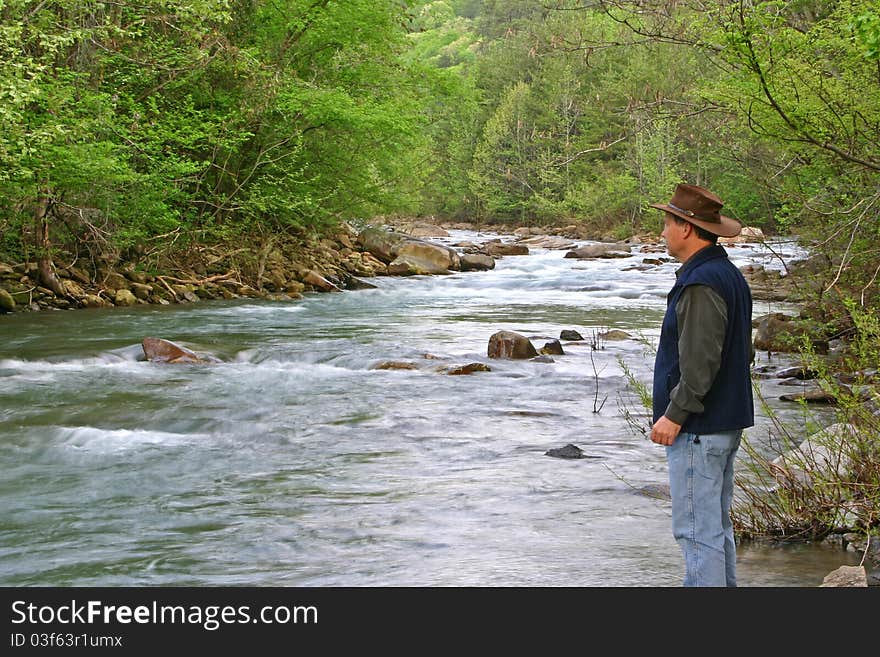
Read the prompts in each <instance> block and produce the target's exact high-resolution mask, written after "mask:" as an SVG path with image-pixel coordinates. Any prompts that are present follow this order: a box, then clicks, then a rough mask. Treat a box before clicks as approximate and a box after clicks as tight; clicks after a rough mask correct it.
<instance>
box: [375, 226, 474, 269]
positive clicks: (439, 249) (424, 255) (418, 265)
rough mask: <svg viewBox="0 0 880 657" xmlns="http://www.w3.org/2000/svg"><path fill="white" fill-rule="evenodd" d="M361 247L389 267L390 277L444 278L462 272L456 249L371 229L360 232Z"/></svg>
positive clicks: (400, 234)
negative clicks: (445, 275) (455, 272)
mask: <svg viewBox="0 0 880 657" xmlns="http://www.w3.org/2000/svg"><path fill="white" fill-rule="evenodd" d="M358 243H359V244H360V245H361V247H362V248H363V249H364V250H365V251H367V252H368V253H370V254H371V255H372V256H373V257H375V258H377V259H378V260H380V261H381V262H383V263H385V264H387V265H389V267H388V272H387V273H389V274H415V273H426V274H443V273H448V272H449V271H450V270H453V271H458V270H460V269H461V259H460V257H459V255H458V252H457V251H456V250H455V249H453V248H451V247H448V246H445V245H443V244H437V243H434V242H429V241H427V240H422V239H418V238H415V237H412V236H410V235H407V234H405V233H399V232H395V231H388V230H383V229H381V228H375V227H369V228H365V229H364V230H363V231H361V232H360V234H359V235H358Z"/></svg>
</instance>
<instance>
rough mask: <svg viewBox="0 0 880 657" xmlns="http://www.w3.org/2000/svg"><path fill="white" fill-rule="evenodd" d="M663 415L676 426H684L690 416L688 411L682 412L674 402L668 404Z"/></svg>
mask: <svg viewBox="0 0 880 657" xmlns="http://www.w3.org/2000/svg"><path fill="white" fill-rule="evenodd" d="M663 415H665V416H666V417H668V418H669V419H670V420H672V421H673V422H675V423H676V424H684V423H685V421H686V420H687V419H688V418H689V417H690V415H691V414H690V413H689V412H688V411H686V410H684V409H683V408H682V407H681V406H679V405H678V404H676V403H675V402H674V401H671V402H669V406H667V407H666V412H665V413H663Z"/></svg>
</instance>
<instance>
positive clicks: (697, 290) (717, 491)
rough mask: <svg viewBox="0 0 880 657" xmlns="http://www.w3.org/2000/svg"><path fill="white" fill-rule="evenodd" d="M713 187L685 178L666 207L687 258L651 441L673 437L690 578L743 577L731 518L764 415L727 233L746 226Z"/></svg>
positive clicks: (657, 369) (660, 354) (679, 526)
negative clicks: (736, 468)
mask: <svg viewBox="0 0 880 657" xmlns="http://www.w3.org/2000/svg"><path fill="white" fill-rule="evenodd" d="M722 206H723V203H722V202H721V199H720V198H718V197H717V196H716V195H715V194H713V193H712V192H710V191H709V190H708V189H705V188H703V187H699V186H697V185H687V184H680V185H678V186H677V187H676V188H675V192H674V194H673V196H672V199H671V200H670V201H669V203H667V204H654V203H652V204H651V207H653V208H658V209H659V210H663V212H664V216H663V232H662V233H661V236H662V237H663V238H664V239H665V240H666V248H667V250H668V252H669V254H670V255H671V256H673V257H674V258H675V259H676V260H678V261H679V262H681V263H683V264H682V266H681V267H680V268H679V269H678V271H676V273H675V276H676V282H675V285H673V287H672V290H671V291H670V292H669V295H668V296H667V301H666V303H667V306H666V315H665V317H664V319H663V325H662V327H661V330H660V342H659V345H658V348H657V358H656V360H655V363H654V390H653V405H654V424H653V426H652V428H651V440H652V441H654V442H655V443H658V444H660V445H665V446H666V456H667V461H668V464H669V488H670V493H671V495H672V533H673V535H674V536H675V539H676V541H677V542H678V544H679V545H680V546H681V549H682V553H683V555H684V560H685V577H684V585H685V586H736V544H735V543H734V536H733V525H732V523H731V520H730V506H731V502H732V500H733V463H734V458H735V457H736V452H737V450H738V449H739V444H740V438H741V437H742V430H743V429H744V428H745V427H750V426H752V425H753V424H754V405H753V399H752V384H751V376H750V364H751V361H752V358H753V354H754V352H753V349H752V295H751V291H750V290H749V286H748V284H747V283H746V281H745V278H743V275H742V273H741V272H740V271H739V269H737V268H736V266H735V265H734V264H733V263H731V262H730V260H729V259H728V257H727V252H726V251H725V250H724V248H722V247H721V246H718V244H717V239H718V237H719V236H721V237H734V236H736V235H738V234H739V233H740V231H741V230H742V225H741V224H740V223H739V222H738V221H736V220H734V219H731V218H730V217H725V216H723V215H722V214H721V212H720V211H721V208H722Z"/></svg>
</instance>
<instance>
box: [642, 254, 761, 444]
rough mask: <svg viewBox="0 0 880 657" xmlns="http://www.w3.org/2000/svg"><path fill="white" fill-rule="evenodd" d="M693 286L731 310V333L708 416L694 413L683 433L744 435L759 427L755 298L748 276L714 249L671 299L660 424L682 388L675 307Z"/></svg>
mask: <svg viewBox="0 0 880 657" xmlns="http://www.w3.org/2000/svg"><path fill="white" fill-rule="evenodd" d="M688 285H708V286H709V287H711V288H712V289H713V290H715V292H717V293H718V294H719V295H720V296H721V298H722V299H724V302H725V303H726V304H727V332H726V333H725V335H724V347H723V349H722V352H721V367H720V368H719V370H718V374H717V375H716V377H715V381H714V382H713V383H712V386H711V387H710V388H709V392H707V393H706V396H705V397H704V398H703V407H704V408H703V412H702V413H691V414H690V416H689V417H688V419H687V420H686V421H685V423H684V425H682V427H681V430H682V432H688V433H697V434H707V433H718V432H720V431H730V430H733V429H744V428H745V427H750V426H752V425H753V424H754V423H755V410H754V402H753V399H752V380H751V372H750V364H751V360H752V293H751V290H749V286H748V283H746V280H745V278H744V277H743V275H742V272H740V271H739V269H737V268H736V266H734V264H733V263H732V262H730V260H729V259H728V258H727V251H725V250H724V249H723V248H722V247H720V246H717V245H713V246H709V247H706V248H705V249H702V250H701V251H698V252H697V253H696V254H694V255H693V256H692V257H691V259H690V260H689V261H688V262H687V263H686V264H685V265H684V266H683V267H682V268H681V270H680V271H679V274H678V280H677V281H676V282H675V285H674V286H673V287H672V290H670V291H669V294H668V296H667V297H666V316H665V317H664V318H663V325H662V328H661V329H660V344H659V345H658V347H657V357H656V360H655V361H654V392H653V405H654V422H656V421H657V420H658V419H660V417H661V416H662V415H663V413H664V412H665V411H666V407H667V406H668V405H669V393H670V391H671V390H672V389H673V388H674V387H675V386H676V385H677V384H678V381H679V379H680V378H681V372H680V371H679V369H678V359H679V356H678V319H677V317H676V314H675V305H676V303H678V299H679V297H680V296H681V293H682V292H683V291H684V289H685V288H686V287H687V286H688Z"/></svg>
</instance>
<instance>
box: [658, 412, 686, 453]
mask: <svg viewBox="0 0 880 657" xmlns="http://www.w3.org/2000/svg"><path fill="white" fill-rule="evenodd" d="M679 431H681V425H680V424H676V423H675V422H673V421H672V420H670V419H669V418H668V417H666V416H665V415H664V416H663V417H661V418H660V419H659V420H657V421H656V422H655V423H654V426H653V427H651V440H652V441H654V442H655V443H657V444H658V445H667V446H668V445H671V444H672V443H674V442H675V439H676V437H677V436H678V432H679Z"/></svg>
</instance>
